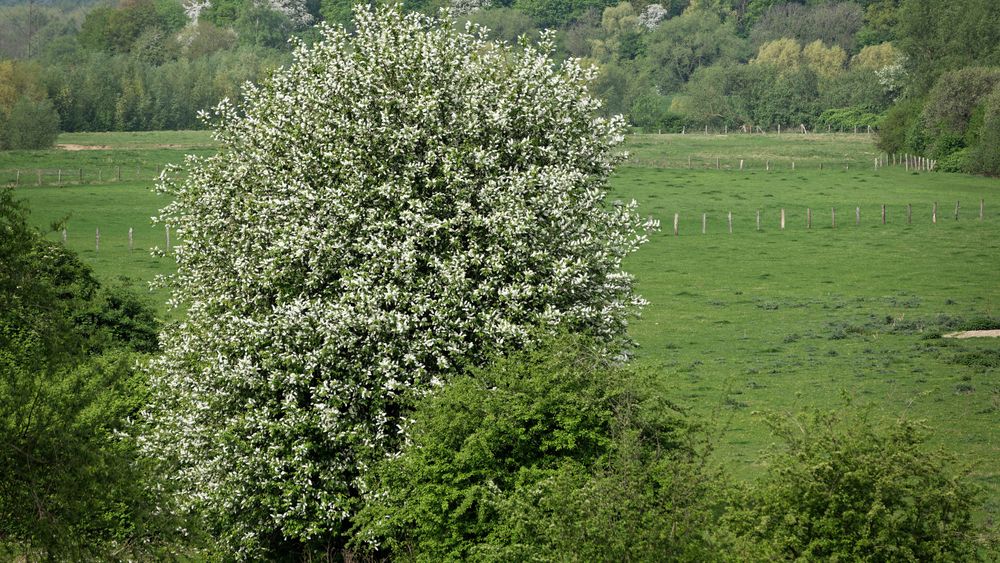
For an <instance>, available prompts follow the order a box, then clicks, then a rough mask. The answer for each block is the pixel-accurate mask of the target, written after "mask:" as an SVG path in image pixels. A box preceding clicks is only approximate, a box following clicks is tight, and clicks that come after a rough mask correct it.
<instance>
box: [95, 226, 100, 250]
mask: <svg viewBox="0 0 1000 563" xmlns="http://www.w3.org/2000/svg"><path fill="white" fill-rule="evenodd" d="M100 250H101V228H100V227H97V231H95V233H94V251H95V252H99V251H100Z"/></svg>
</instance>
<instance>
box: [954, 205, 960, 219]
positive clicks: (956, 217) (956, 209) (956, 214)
mask: <svg viewBox="0 0 1000 563" xmlns="http://www.w3.org/2000/svg"><path fill="white" fill-rule="evenodd" d="M958 208H959V202H957V201H956V202H955V220H956V221H958Z"/></svg>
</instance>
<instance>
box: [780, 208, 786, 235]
mask: <svg viewBox="0 0 1000 563" xmlns="http://www.w3.org/2000/svg"><path fill="white" fill-rule="evenodd" d="M781 230H782V231H784V230H785V208H784V207H782V208H781Z"/></svg>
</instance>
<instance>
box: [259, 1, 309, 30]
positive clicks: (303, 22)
mask: <svg viewBox="0 0 1000 563" xmlns="http://www.w3.org/2000/svg"><path fill="white" fill-rule="evenodd" d="M262 3H263V5H265V6H267V7H268V8H271V9H272V10H274V11H275V12H278V13H279V14H283V15H284V16H286V17H287V18H288V21H290V22H292V25H293V26H294V27H295V29H302V28H305V27H308V26H310V25H312V23H313V19H314V18H313V15H312V14H310V13H309V8H308V7H307V6H306V3H305V1H304V0H262Z"/></svg>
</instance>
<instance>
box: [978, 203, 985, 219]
mask: <svg viewBox="0 0 1000 563" xmlns="http://www.w3.org/2000/svg"><path fill="white" fill-rule="evenodd" d="M984 207H986V200H985V199H980V200H979V220H980V221H982V220H983V208H984Z"/></svg>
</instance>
